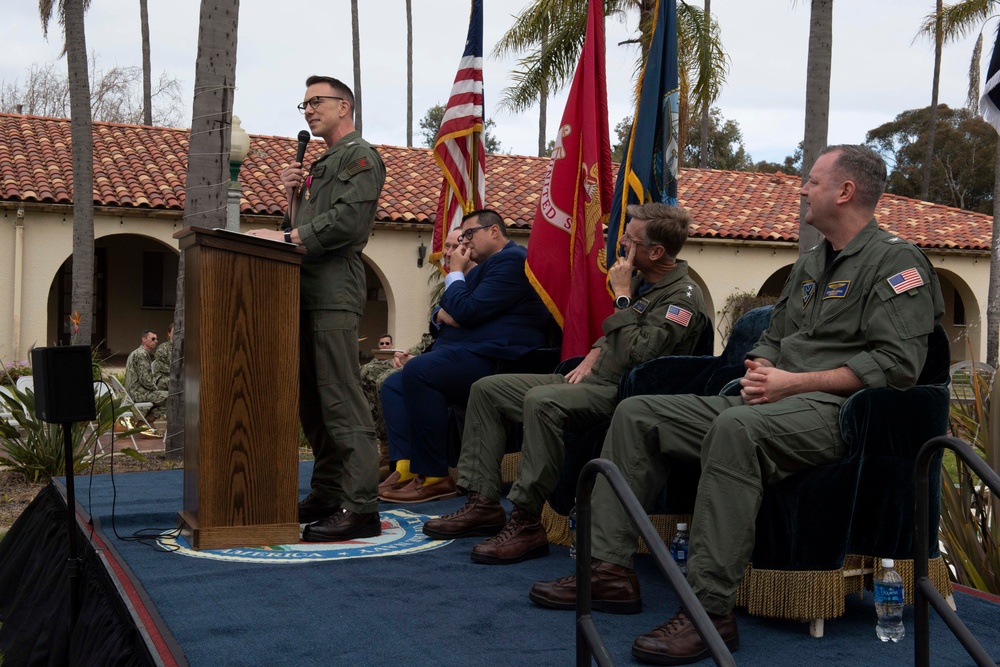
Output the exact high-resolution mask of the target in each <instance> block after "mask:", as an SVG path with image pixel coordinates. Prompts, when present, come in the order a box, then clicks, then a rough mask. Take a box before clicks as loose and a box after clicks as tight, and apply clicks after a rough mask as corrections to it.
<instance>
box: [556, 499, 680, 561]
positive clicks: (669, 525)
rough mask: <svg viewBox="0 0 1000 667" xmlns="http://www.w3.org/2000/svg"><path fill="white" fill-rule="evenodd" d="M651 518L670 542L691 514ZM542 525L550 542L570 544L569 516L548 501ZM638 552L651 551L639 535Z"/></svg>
mask: <svg viewBox="0 0 1000 667" xmlns="http://www.w3.org/2000/svg"><path fill="white" fill-rule="evenodd" d="M649 520H650V521H651V522H652V523H653V528H655V529H656V532H657V533H659V534H660V537H661V538H662V539H663V541H664V542H666V543H668V544H669V543H670V540H672V539H673V537H674V533H676V532H677V524H678V523H687V524H688V525H690V523H691V516H690V515H688V514H651V515H650V516H649ZM542 526H544V527H545V533H546V534H547V535H548V537H549V543H550V544H561V545H563V546H567V547H568V546H569V544H570V534H569V518H568V517H565V516H563V515H562V514H558V513H557V512H556V511H555V510H554V509H552V506H551V505H549V504H548V503H545V506H544V507H543V508H542ZM637 553H640V554H648V553H649V547H648V546H646V541H645V540H644V539H642V537H641V536H640V537H639V550H638V551H637Z"/></svg>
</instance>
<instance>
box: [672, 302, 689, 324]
mask: <svg viewBox="0 0 1000 667" xmlns="http://www.w3.org/2000/svg"><path fill="white" fill-rule="evenodd" d="M667 319H668V320H670V321H671V322H676V323H677V324H679V325H681V326H682V327H686V326H687V325H688V324H689V323H690V322H691V311H690V310H685V309H683V308H681V307H680V306H670V307H668V308H667Z"/></svg>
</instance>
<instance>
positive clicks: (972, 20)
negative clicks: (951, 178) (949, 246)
mask: <svg viewBox="0 0 1000 667" xmlns="http://www.w3.org/2000/svg"><path fill="white" fill-rule="evenodd" d="M998 8H1000V0H961V1H960V2H956V3H954V4H951V5H944V6H943V7H941V8H940V9H939V10H938V12H937V16H939V17H940V22H941V30H940V34H941V40H942V42H950V41H954V40H956V39H959V38H961V37H964V36H965V35H967V34H969V33H971V32H978V33H979V39H978V40H977V42H976V47H975V49H974V50H973V55H972V62H971V64H970V66H969V101H970V103H972V101H973V100H975V99H978V98H979V94H980V91H979V67H980V58H981V55H982V43H983V35H982V30H983V27H984V24H985V23H986V21H987V20H988V19H990V18H992V16H993V12H995V11H996V10H997V9H998ZM930 19H931V17H927V19H925V21H924V25H923V28H922V32H927V25H928V21H929V20H930ZM936 20H937V17H935V21H936ZM995 48H996V47H994V49H995ZM973 108H975V107H973ZM998 132H1000V128H998ZM993 192H994V197H993V199H994V201H998V200H1000V142H997V169H996V173H995V175H994V185H993ZM990 248H991V250H992V252H991V253H990V287H989V294H988V296H987V297H986V299H987V301H986V363H988V364H989V365H990V366H993V367H994V368H996V367H997V363H998V361H1000V206H996V205H994V206H993V240H992V241H991V244H990Z"/></svg>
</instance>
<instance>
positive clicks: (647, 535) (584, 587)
mask: <svg viewBox="0 0 1000 667" xmlns="http://www.w3.org/2000/svg"><path fill="white" fill-rule="evenodd" d="M598 474H601V475H604V477H605V478H606V479H607V480H608V483H609V484H610V485H611V489H612V490H613V491H614V492H615V495H616V496H618V500H619V501H620V502H621V504H622V506H623V507H624V508H625V511H626V512H627V513H628V516H629V518H630V519H631V520H632V523H634V524H635V525H636V527H637V528H638V529H639V534H640V535H642V538H643V539H644V540H646V544H647V545H648V546H649V551H650V553H652V555H653V558H654V559H655V560H656V565H657V567H659V568H660V572H662V573H663V575H664V576H665V577H666V578H667V582H668V583H669V584H670V587H671V588H673V589H674V592H675V593H677V597H679V598H680V601H681V607H683V608H684V612H685V613H686V614H687V615H688V618H690V619H691V622H692V623H694V627H695V629H696V630H697V631H698V634H699V635H701V638H702V641H704V642H705V645H706V646H707V647H708V651H709V653H710V654H711V656H712V659H713V660H715V663H716V664H717V665H732V666H733V667H735V665H736V661H735V660H733V654H732V653H730V652H729V648H728V647H727V646H726V644H725V642H723V641H722V637H720V636H719V631H718V630H716V628H715V625H714V624H713V623H712V621H711V619H709V617H708V614H707V613H706V612H705V608H704V607H702V606H701V603H700V602H698V598H697V597H695V594H694V591H693V590H691V585H690V584H688V582H687V579H686V578H685V577H684V575H683V574H681V570H680V568H679V567H678V566H677V563H675V562H674V559H673V558H672V557H671V556H670V554H669V553H668V552H667V547H666V546H665V545H664V544H663V540H662V539H660V536H659V534H658V533H657V532H656V529H655V528H653V524H652V523H651V522H650V520H649V517H648V516H646V511H645V510H644V509H643V507H642V505H641V504H639V499H638V498H636V497H635V494H634V493H632V489H630V488H629V486H628V483H626V482H625V477H623V476H622V473H621V470H619V469H618V466H616V465H615V464H614V463H612V462H611V461H608V460H605V459H593V460H592V461H590V462H588V463H587V464H586V465H585V466H584V467H583V471H582V472H581V473H580V479H579V480H578V481H577V484H576V517H577V529H576V536H577V539H576V664H577V665H578V667H589V665H591V664H592V663H591V660H596V661H597V664H598V665H601V667H604V665H614V661H613V660H612V659H611V655H610V654H609V653H608V649H607V647H606V646H605V645H604V641H603V640H602V639H601V635H600V633H599V632H598V630H597V627H596V626H595V625H594V621H593V618H592V616H591V595H590V570H591V563H590V553H591V545H590V542H591V537H590V530H591V527H590V518H591V506H590V497H591V495H593V491H594V483H595V482H596V481H597V475H598Z"/></svg>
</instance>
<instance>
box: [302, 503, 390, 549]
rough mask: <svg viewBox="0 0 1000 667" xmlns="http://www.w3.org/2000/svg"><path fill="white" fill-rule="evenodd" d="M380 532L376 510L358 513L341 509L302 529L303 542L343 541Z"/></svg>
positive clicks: (372, 535) (380, 527)
mask: <svg viewBox="0 0 1000 667" xmlns="http://www.w3.org/2000/svg"><path fill="white" fill-rule="evenodd" d="M381 534H382V521H381V519H379V516H378V512H367V513H365V514H359V513H357V512H352V511H351V510H347V509H341V510H338V511H337V513H336V514H334V515H333V516H331V517H327V518H326V519H323V520H322V521H317V522H315V523H311V524H309V525H308V526H306V527H305V530H303V531H302V539H303V541H305V542H344V541H346V540H357V539H361V538H363V537H378V536H379V535H381Z"/></svg>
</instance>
